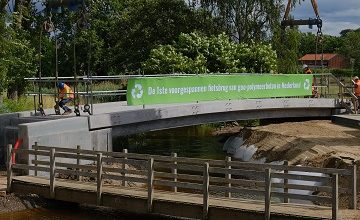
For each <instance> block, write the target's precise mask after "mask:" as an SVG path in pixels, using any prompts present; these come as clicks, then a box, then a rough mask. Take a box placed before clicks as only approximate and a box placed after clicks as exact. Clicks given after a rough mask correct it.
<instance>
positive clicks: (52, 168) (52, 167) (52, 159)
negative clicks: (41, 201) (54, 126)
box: [50, 148, 55, 199]
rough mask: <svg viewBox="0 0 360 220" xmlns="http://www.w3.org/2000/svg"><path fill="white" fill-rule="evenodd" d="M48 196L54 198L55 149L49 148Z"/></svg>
mask: <svg viewBox="0 0 360 220" xmlns="http://www.w3.org/2000/svg"><path fill="white" fill-rule="evenodd" d="M50 198H52V199H54V198H55V149H54V148H51V150H50Z"/></svg>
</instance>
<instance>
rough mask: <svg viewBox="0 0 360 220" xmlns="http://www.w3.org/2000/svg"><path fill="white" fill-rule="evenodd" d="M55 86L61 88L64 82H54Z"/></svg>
mask: <svg viewBox="0 0 360 220" xmlns="http://www.w3.org/2000/svg"><path fill="white" fill-rule="evenodd" d="M56 86H57V87H58V88H59V89H63V88H64V87H65V83H63V82H58V83H57V84H56Z"/></svg>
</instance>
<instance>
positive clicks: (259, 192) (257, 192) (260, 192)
mask: <svg viewBox="0 0 360 220" xmlns="http://www.w3.org/2000/svg"><path fill="white" fill-rule="evenodd" d="M209 190H211V191H218V192H226V191H229V192H231V193H237V194H251V195H255V196H263V195H264V193H265V191H264V190H255V189H247V188H237V187H234V186H232V187H231V188H228V187H227V186H216V185H210V186H209Z"/></svg>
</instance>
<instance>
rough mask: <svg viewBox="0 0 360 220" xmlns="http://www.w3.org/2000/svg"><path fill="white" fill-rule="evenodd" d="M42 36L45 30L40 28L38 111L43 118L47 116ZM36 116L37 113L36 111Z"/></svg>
mask: <svg viewBox="0 0 360 220" xmlns="http://www.w3.org/2000/svg"><path fill="white" fill-rule="evenodd" d="M42 34H43V30H42V27H41V28H40V38H39V82H38V84H37V85H38V87H39V88H38V89H39V94H38V109H37V110H38V111H39V112H40V114H41V116H45V111H44V106H43V96H42V88H41V75H42V58H41V56H42ZM35 109H36V106H35ZM35 114H36V111H35Z"/></svg>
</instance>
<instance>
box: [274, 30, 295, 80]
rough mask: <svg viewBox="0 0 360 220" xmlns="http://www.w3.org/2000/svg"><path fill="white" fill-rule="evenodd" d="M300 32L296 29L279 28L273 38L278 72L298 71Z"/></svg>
mask: <svg viewBox="0 0 360 220" xmlns="http://www.w3.org/2000/svg"><path fill="white" fill-rule="evenodd" d="M299 41H300V32H299V31H298V30H297V29H286V30H285V32H282V31H281V30H279V31H278V32H276V34H275V35H274V38H273V43H274V45H275V48H276V52H277V55H278V58H279V59H278V67H279V72H280V73H284V74H286V73H296V72H298V66H299V64H298V58H299V57H298V56H299V55H298V53H299V43H300V42H299Z"/></svg>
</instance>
